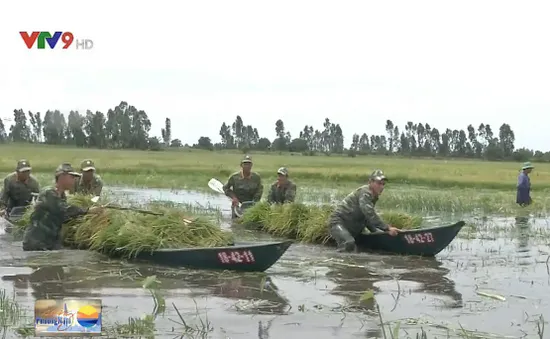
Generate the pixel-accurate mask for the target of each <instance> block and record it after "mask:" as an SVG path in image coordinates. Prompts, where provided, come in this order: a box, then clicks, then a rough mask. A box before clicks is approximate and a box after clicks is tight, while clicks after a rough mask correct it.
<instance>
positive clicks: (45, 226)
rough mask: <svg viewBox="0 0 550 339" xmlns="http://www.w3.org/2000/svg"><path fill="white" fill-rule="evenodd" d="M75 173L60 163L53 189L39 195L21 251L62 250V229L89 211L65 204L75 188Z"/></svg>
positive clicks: (77, 174) (47, 189)
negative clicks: (70, 191) (67, 194)
mask: <svg viewBox="0 0 550 339" xmlns="http://www.w3.org/2000/svg"><path fill="white" fill-rule="evenodd" d="M79 176H80V173H78V172H76V171H75V170H74V169H73V167H72V166H71V164H69V163H63V164H61V165H59V166H58V167H57V169H56V170H55V187H51V188H46V189H44V190H43V191H42V192H40V194H39V196H38V199H37V202H36V205H35V206H34V211H33V212H32V214H31V222H30V225H28V226H27V229H26V230H25V235H24V237H23V250H24V251H50V250H56V249H60V248H61V247H62V241H63V239H62V238H61V226H62V225H63V223H65V222H67V221H69V220H70V219H73V218H75V217H78V216H81V215H84V214H86V213H88V212H89V211H92V209H90V210H87V209H82V208H80V207H77V206H70V205H68V204H67V197H66V195H65V191H67V190H70V189H71V188H72V187H74V181H75V178H77V177H79Z"/></svg>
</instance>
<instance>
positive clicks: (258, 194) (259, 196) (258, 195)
mask: <svg viewBox="0 0 550 339" xmlns="http://www.w3.org/2000/svg"><path fill="white" fill-rule="evenodd" d="M257 178H258V179H257V180H258V188H257V189H256V194H254V197H253V198H252V200H253V201H256V202H258V201H260V200H262V194H264V185H263V184H262V178H261V177H260V176H259V175H258V177H257Z"/></svg>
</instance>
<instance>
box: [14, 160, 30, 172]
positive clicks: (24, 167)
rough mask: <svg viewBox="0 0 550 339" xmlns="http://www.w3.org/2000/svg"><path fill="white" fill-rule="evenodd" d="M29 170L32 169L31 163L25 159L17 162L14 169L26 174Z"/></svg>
mask: <svg viewBox="0 0 550 339" xmlns="http://www.w3.org/2000/svg"><path fill="white" fill-rule="evenodd" d="M31 169H32V167H31V163H30V162H29V161H28V160H25V159H21V160H19V161H18V162H17V167H16V168H15V170H16V171H17V172H26V171H30V170H31Z"/></svg>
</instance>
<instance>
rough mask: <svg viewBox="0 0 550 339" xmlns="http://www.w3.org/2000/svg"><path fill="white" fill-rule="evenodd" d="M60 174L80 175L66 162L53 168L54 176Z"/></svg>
mask: <svg viewBox="0 0 550 339" xmlns="http://www.w3.org/2000/svg"><path fill="white" fill-rule="evenodd" d="M61 174H70V175H72V176H75V177H80V176H82V175H81V174H80V173H78V172H76V171H75V170H74V168H73V166H71V164H69V163H68V162H64V163H62V164H61V165H59V166H57V168H56V169H55V176H56V177H58V176H60V175H61Z"/></svg>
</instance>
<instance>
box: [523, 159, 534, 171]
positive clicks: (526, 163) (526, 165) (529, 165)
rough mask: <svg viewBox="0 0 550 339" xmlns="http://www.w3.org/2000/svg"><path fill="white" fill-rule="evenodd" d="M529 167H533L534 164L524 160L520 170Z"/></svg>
mask: <svg viewBox="0 0 550 339" xmlns="http://www.w3.org/2000/svg"><path fill="white" fill-rule="evenodd" d="M529 168H535V166H533V165H531V163H530V162H529V161H527V162H524V163H523V167H522V168H521V170H522V171H523V170H526V169H529Z"/></svg>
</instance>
